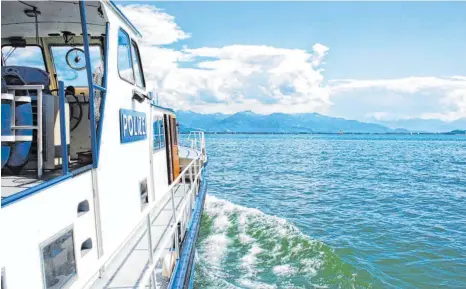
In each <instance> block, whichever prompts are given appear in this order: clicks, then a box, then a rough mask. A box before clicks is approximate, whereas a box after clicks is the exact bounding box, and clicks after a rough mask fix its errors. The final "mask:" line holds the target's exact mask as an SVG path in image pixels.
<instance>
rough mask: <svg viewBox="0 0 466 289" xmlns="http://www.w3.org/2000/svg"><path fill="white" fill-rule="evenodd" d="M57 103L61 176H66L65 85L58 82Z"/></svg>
mask: <svg viewBox="0 0 466 289" xmlns="http://www.w3.org/2000/svg"><path fill="white" fill-rule="evenodd" d="M58 102H59V105H60V140H61V160H62V165H61V172H62V175H66V174H67V173H68V146H67V144H66V119H65V84H64V83H63V81H59V82H58ZM37 125H39V124H37Z"/></svg>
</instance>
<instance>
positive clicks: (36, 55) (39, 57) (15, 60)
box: [2, 45, 45, 70]
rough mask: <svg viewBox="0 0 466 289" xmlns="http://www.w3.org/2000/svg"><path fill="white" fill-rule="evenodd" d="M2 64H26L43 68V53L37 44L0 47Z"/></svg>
mask: <svg viewBox="0 0 466 289" xmlns="http://www.w3.org/2000/svg"><path fill="white" fill-rule="evenodd" d="M2 65H4V66H27V67H36V68H40V69H42V70H45V61H44V54H42V49H41V48H40V47H39V46H26V47H12V46H8V45H6V46H3V47H2Z"/></svg>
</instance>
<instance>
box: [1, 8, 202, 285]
mask: <svg viewBox="0 0 466 289" xmlns="http://www.w3.org/2000/svg"><path fill="white" fill-rule="evenodd" d="M1 14H2V16H1V29H2V30H1V56H2V59H1V66H2V67H1V72H2V74H1V78H2V84H1V90H2V91H1V96H2V106H1V138H2V140H1V145H2V150H1V164H2V171H1V193H2V200H1V206H2V210H1V216H2V221H3V222H2V223H3V224H2V235H3V236H5V237H2V246H1V250H2V263H1V264H0V265H1V267H2V288H47V289H48V288H62V287H66V288H85V287H90V286H91V285H92V284H93V283H94V281H95V280H96V279H98V278H101V277H102V276H103V271H104V268H105V267H106V266H107V264H108V262H110V260H112V258H114V257H115V255H116V254H117V252H119V250H120V249H121V248H122V246H124V244H125V240H128V235H129V234H130V233H134V232H135V230H136V229H135V228H138V225H139V224H140V221H141V218H142V217H146V216H148V217H150V216H153V211H151V210H152V209H153V208H155V206H157V202H159V201H161V200H162V199H163V198H165V197H166V196H167V194H166V191H167V190H171V193H172V195H171V199H172V201H173V203H174V199H175V195H176V192H175V193H174V190H175V187H176V188H178V187H177V186H178V185H179V184H180V183H181V176H180V172H181V170H184V174H187V171H188V167H189V169H190V170H191V169H192V168H193V167H194V162H193V161H190V162H188V163H189V165H188V163H186V164H185V166H184V167H182V166H180V160H179V151H178V150H179V149H178V147H179V140H178V131H177V122H176V116H175V113H174V111H172V110H170V109H167V108H163V107H160V106H157V105H156V104H155V103H154V101H153V100H152V97H151V94H150V93H149V92H148V88H147V83H146V80H145V77H144V68H143V63H144V62H143V60H142V59H141V53H140V45H139V42H140V41H141V37H142V34H141V33H140V32H139V31H138V30H137V28H136V27H135V26H134V25H133V24H132V23H131V22H130V21H129V20H128V19H127V18H126V17H125V16H124V15H123V13H122V12H121V11H120V9H119V8H118V6H116V5H115V4H114V3H112V2H110V1H2V2H1ZM197 159H199V157H198V158H197ZM200 166H201V164H200V163H199V164H197V169H199V168H200ZM196 172H198V174H196V176H197V175H199V177H198V178H193V177H192V176H193V175H194V174H193V173H191V181H187V182H186V183H190V184H191V185H189V186H188V185H186V188H188V187H190V191H189V190H188V189H186V190H183V194H187V193H188V191H189V192H190V194H193V193H194V192H195V193H196V194H197V193H199V191H198V189H195V188H194V187H195V185H194V184H197V183H198V181H199V179H200V169H199V170H198V171H196ZM184 174H183V181H184V180H185V175H184ZM194 180H196V181H194ZM199 183H200V181H199ZM174 194H175V195H174ZM183 196H184V195H183ZM180 200H181V199H180ZM193 200H194V197H193V199H192V201H190V203H189V204H190V205H191V206H192V208H194V207H193V206H194V201H193ZM169 204H171V203H170V202H169ZM183 208H184V207H183ZM172 209H173V218H174V216H175V212H176V210H177V209H176V207H175V206H174V207H173V208H172ZM183 210H184V209H183ZM170 212H171V211H170ZM183 212H184V213H183V215H182V216H183V218H181V219H178V220H177V219H173V218H172V217H170V218H168V217H167V219H166V220H165V221H164V222H166V225H167V226H173V224H172V223H173V221H174V220H177V222H178V223H177V225H178V226H180V228H187V224H188V223H187V222H189V219H190V215H189V214H187V213H186V212H187V211H183ZM186 230H187V229H186ZM160 232H161V233H160V238H162V237H163V238H165V237H167V236H165V235H166V234H165V233H164V232H165V231H160ZM171 234H172V235H169V236H168V237H167V238H174V236H175V235H176V234H175V233H174V231H173V232H172V233H171ZM173 234H175V235H173ZM176 236H178V235H176ZM176 243H177V244H178V241H177V242H176ZM161 244H162V243H161ZM166 244H168V243H166ZM177 246H178V245H177ZM177 248H178V247H177ZM162 249H163V250H165V248H160V250H162ZM167 250H168V251H170V249H169V248H168V249H167ZM168 251H167V252H168ZM160 252H162V251H160ZM146 256H147V253H146ZM161 256H162V255H161ZM162 257H163V256H162ZM146 263H147V261H144V262H143V261H141V262H140V264H141V266H142V268H145V267H144V266H145V265H146ZM171 269H173V268H171ZM171 269H170V270H171ZM141 270H142V269H141ZM170 272H171V271H170ZM147 274H149V275H150V274H152V272H149V273H147ZM109 278H110V277H109ZM112 278H113V277H112ZM101 279H102V278H101ZM102 280H103V279H102ZM4 282H6V283H5V284H6V285H5V286H6V287H3V286H4V285H3V284H4ZM97 287H98V286H97ZM128 288H129V287H128Z"/></svg>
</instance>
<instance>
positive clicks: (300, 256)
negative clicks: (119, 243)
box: [195, 135, 466, 288]
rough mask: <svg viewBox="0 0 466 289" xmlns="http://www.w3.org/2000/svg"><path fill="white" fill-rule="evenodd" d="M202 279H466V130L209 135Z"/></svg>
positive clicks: (291, 284)
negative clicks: (463, 132) (401, 133)
mask: <svg viewBox="0 0 466 289" xmlns="http://www.w3.org/2000/svg"><path fill="white" fill-rule="evenodd" d="M207 146H208V153H209V158H210V159H209V165H208V170H209V188H208V189H209V196H208V198H207V200H206V207H205V213H204V215H203V219H202V226H201V232H200V236H199V242H198V245H197V246H198V247H197V250H198V255H197V256H198V257H197V265H196V266H197V267H196V279H195V285H196V288H440V287H445V288H466V137H465V136H444V135H441V136H436V135H427V136H426V135H415V136H389V135H382V136H369V135H362V136H359V135H358V136H351V135H208V136H207Z"/></svg>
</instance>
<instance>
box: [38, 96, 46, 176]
mask: <svg viewBox="0 0 466 289" xmlns="http://www.w3.org/2000/svg"><path fill="white" fill-rule="evenodd" d="M42 105H43V102H42V89H38V90H37V176H38V178H39V179H40V178H41V177H42V174H43V166H44V156H43V155H42V153H43V152H42V151H43V148H42V145H43V144H42Z"/></svg>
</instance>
